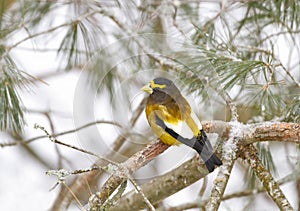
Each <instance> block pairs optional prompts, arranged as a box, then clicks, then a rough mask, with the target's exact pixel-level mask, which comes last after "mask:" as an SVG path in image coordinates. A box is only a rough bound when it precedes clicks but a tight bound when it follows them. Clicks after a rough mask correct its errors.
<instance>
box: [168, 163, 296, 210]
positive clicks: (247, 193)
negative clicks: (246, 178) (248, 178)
mask: <svg viewBox="0 0 300 211" xmlns="http://www.w3.org/2000/svg"><path fill="white" fill-rule="evenodd" d="M299 178H300V169H299V168H297V169H296V170H295V171H293V172H292V173H291V174H289V175H287V176H285V177H284V178H282V179H280V180H278V184H279V185H283V184H285V183H288V182H291V181H295V180H298V179H299ZM204 179H205V178H204ZM264 192H266V189H265V188H264V187H259V188H257V189H246V190H243V191H241V192H237V193H232V194H228V195H225V196H224V197H223V198H222V200H223V201H225V200H229V199H232V198H239V197H245V196H251V195H256V194H259V193H264ZM208 200H209V199H204V200H202V201H201V202H199V200H198V201H195V202H191V203H185V204H182V205H179V206H176V207H170V208H168V209H166V210H165V211H181V210H188V209H193V208H202V209H204V206H205V204H206V203H207V202H208Z"/></svg>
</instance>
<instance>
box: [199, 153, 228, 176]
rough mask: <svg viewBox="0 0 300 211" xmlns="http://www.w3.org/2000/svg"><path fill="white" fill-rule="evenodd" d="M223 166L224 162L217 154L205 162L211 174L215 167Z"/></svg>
mask: <svg viewBox="0 0 300 211" xmlns="http://www.w3.org/2000/svg"><path fill="white" fill-rule="evenodd" d="M200 155H201V154H200ZM222 164H223V163H222V161H221V160H220V159H219V158H218V157H217V156H216V155H215V154H212V155H211V157H210V158H209V159H208V160H206V161H205V166H206V168H207V169H208V171H209V172H213V171H214V169H215V166H221V165H222Z"/></svg>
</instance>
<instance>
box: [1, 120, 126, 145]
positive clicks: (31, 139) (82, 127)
mask: <svg viewBox="0 0 300 211" xmlns="http://www.w3.org/2000/svg"><path fill="white" fill-rule="evenodd" d="M96 124H111V125H115V126H117V127H120V128H123V126H122V125H120V124H119V123H117V122H114V121H107V120H98V121H95V122H90V123H87V124H85V125H83V126H81V127H78V128H76V129H72V130H67V131H64V132H61V133H56V134H52V136H54V137H58V136H63V135H67V134H70V133H75V132H78V131H79V130H82V129H85V128H87V127H90V126H93V125H96ZM47 137H48V136H47V135H42V136H36V137H33V138H30V139H27V140H25V141H15V142H9V143H0V147H10V146H16V145H20V144H22V145H24V144H29V143H31V142H33V141H36V140H38V139H42V138H47Z"/></svg>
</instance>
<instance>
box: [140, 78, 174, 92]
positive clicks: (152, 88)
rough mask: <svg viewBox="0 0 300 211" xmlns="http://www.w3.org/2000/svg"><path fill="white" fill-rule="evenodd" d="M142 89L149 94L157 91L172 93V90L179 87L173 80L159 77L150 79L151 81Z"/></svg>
mask: <svg viewBox="0 0 300 211" xmlns="http://www.w3.org/2000/svg"><path fill="white" fill-rule="evenodd" d="M142 90H143V91H145V92H147V93H148V94H152V93H155V92H163V93H167V94H170V93H172V92H173V93H174V92H176V91H177V90H178V89H177V87H176V86H175V85H174V83H173V82H172V81H171V80H169V79H167V78H162V77H159V78H155V79H153V80H152V81H150V83H149V84H147V85H145V86H144V87H143V88H142Z"/></svg>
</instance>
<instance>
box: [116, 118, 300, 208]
mask: <svg viewBox="0 0 300 211" xmlns="http://www.w3.org/2000/svg"><path fill="white" fill-rule="evenodd" d="M267 125H268V127H267V128H268V131H269V133H267V132H266V131H265V130H262V128H263V127H265V126H266V124H264V123H262V124H252V125H251V124H248V125H240V124H239V126H238V127H240V129H241V131H240V132H241V133H242V134H235V135H233V136H235V137H236V138H238V139H239V144H241V145H243V144H244V143H247V141H249V140H251V141H254V140H256V141H264V140H263V139H262V136H264V137H265V138H266V139H268V140H269V141H270V140H272V139H271V137H273V132H274V131H273V130H274V128H278V127H280V125H281V126H282V128H286V127H287V125H289V126H290V127H292V128H295V129H296V130H298V134H299V132H300V124H294V123H278V122H277V123H268V124H267ZM231 127H232V125H231V124H229V123H226V122H222V121H212V122H203V128H204V130H206V131H208V132H209V133H218V134H219V136H220V138H221V139H223V140H224V139H225V140H226V139H228V138H229V137H230V136H229V135H230V130H231ZM277 130H279V129H277ZM250 131H251V132H250ZM255 131H257V132H261V131H264V133H263V134H255ZM296 134H297V132H294V131H289V132H288V133H286V136H287V137H290V138H289V139H288V140H289V141H291V142H296V143H297V142H298V143H299V140H300V136H299V135H298V136H297V135H296ZM241 135H243V136H242V137H240V136H241ZM255 138H257V139H255ZM276 140H277V141H286V140H285V137H284V136H280V138H278V139H276ZM225 144H226V143H225ZM229 148H230V147H229ZM238 151H239V148H238ZM223 161H224V160H223ZM229 167H230V165H229ZM221 168H222V167H221ZM227 169H229V172H230V168H227ZM207 174H208V172H207V171H206V168H205V166H204V165H202V164H200V162H199V160H198V159H196V158H194V159H192V160H189V161H187V162H186V163H184V164H182V165H181V166H179V167H178V168H176V169H174V170H172V171H171V172H168V173H167V174H165V175H162V176H160V177H157V178H155V179H153V180H151V181H150V182H148V183H146V184H143V185H142V186H141V189H142V191H143V193H144V194H145V196H146V197H147V198H148V199H149V200H150V202H151V203H152V204H157V203H159V202H161V201H162V200H163V199H165V198H167V197H169V196H171V195H172V194H174V193H176V192H178V191H180V190H181V189H183V188H185V187H187V186H189V185H191V184H193V183H194V182H196V181H198V180H199V179H201V178H203V177H205V176H206V175H207ZM226 181H227V179H226V178H225V180H224V181H222V180H220V182H221V184H222V185H221V186H222V187H226V184H225V183H226ZM216 182H218V181H216ZM222 190H223V188H222ZM217 196H218V197H219V196H221V197H222V198H223V194H217ZM222 198H219V199H218V200H219V201H220V200H222ZM218 203H219V202H218ZM197 204H198V205H199V204H202V205H203V202H197ZM214 206H215V205H214ZM142 208H145V204H144V202H143V201H142V198H141V196H139V194H137V193H135V192H134V191H131V192H129V193H128V194H126V195H125V196H123V197H122V198H121V199H120V200H119V201H118V202H117V205H115V206H114V207H111V210H128V209H130V210H139V209H142Z"/></svg>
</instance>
